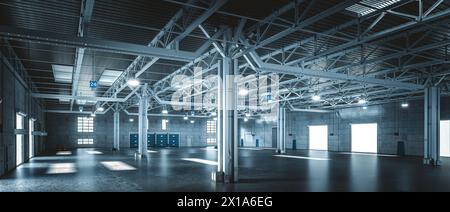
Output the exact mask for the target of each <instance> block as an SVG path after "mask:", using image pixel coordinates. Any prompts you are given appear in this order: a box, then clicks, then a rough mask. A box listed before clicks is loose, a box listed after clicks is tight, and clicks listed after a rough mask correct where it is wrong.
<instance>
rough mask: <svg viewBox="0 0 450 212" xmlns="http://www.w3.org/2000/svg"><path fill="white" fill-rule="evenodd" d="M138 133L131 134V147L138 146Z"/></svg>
mask: <svg viewBox="0 0 450 212" xmlns="http://www.w3.org/2000/svg"><path fill="white" fill-rule="evenodd" d="M138 141H139V137H138V134H130V148H138Z"/></svg>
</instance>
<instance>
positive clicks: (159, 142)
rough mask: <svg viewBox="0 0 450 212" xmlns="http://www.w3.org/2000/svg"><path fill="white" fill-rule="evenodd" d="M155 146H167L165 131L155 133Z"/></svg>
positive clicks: (167, 140)
mask: <svg viewBox="0 0 450 212" xmlns="http://www.w3.org/2000/svg"><path fill="white" fill-rule="evenodd" d="M156 146H157V147H159V148H164V147H168V146H169V139H168V135H167V134H166V133H164V134H156Z"/></svg>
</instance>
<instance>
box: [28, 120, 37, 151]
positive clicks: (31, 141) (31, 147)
mask: <svg viewBox="0 0 450 212" xmlns="http://www.w3.org/2000/svg"><path fill="white" fill-rule="evenodd" d="M35 121H36V120H35V119H30V121H29V128H28V135H29V136H28V138H29V141H28V142H29V143H28V144H29V153H30V154H29V155H28V159H31V158H33V157H34V135H33V132H34V122H35Z"/></svg>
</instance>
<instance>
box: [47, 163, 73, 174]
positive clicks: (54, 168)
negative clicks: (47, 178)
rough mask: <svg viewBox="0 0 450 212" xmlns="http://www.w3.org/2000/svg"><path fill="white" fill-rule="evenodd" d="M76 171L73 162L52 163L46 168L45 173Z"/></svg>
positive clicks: (69, 172) (70, 172)
mask: <svg viewBox="0 0 450 212" xmlns="http://www.w3.org/2000/svg"><path fill="white" fill-rule="evenodd" d="M76 172H77V169H76V168H75V164H74V163H53V164H50V166H49V168H48V170H47V174H72V173H76Z"/></svg>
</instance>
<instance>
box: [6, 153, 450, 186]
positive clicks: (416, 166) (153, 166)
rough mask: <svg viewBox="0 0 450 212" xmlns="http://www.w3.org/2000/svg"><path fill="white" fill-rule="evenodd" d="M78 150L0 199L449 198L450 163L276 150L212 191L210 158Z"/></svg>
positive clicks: (42, 164)
mask: <svg viewBox="0 0 450 212" xmlns="http://www.w3.org/2000/svg"><path fill="white" fill-rule="evenodd" d="M205 150H208V149H205V148H198V149H197V148H189V149H154V150H151V151H149V158H148V159H138V158H136V157H135V153H134V150H125V151H121V152H110V151H106V150H100V149H95V150H94V149H79V150H74V151H72V152H71V154H60V153H54V154H51V155H47V156H43V157H37V158H34V159H33V160H32V161H31V162H30V163H26V164H24V165H22V166H20V167H19V168H18V169H17V170H15V171H14V172H12V173H11V174H9V175H8V176H6V177H3V178H1V179H0V191H37V192H41V191H132V192H134V191H138V192H139V191H158V192H159V191H247V192H252V191H266V192H270V191H450V160H447V159H445V160H444V165H443V166H442V167H438V168H433V167H426V166H423V165H421V164H422V163H421V161H422V160H421V159H420V158H400V157H389V156H375V155H365V154H348V153H347V154H345V153H328V152H321V151H289V152H288V154H287V155H285V156H280V155H276V154H275V152H274V150H260V151H253V150H251V149H241V150H240V152H239V155H240V157H239V163H240V164H239V166H240V168H239V175H240V182H239V183H237V184H227V185H221V184H219V185H216V184H215V183H213V182H212V181H211V173H212V172H214V171H215V170H216V163H215V162H214V161H215V160H216V154H217V152H216V151H213V149H212V150H211V151H209V150H208V151H205Z"/></svg>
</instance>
